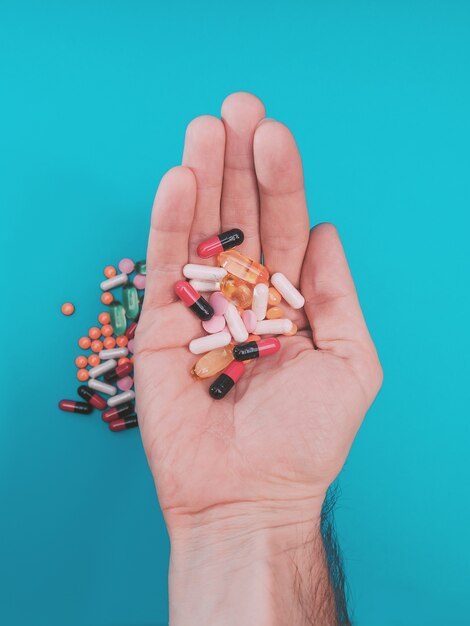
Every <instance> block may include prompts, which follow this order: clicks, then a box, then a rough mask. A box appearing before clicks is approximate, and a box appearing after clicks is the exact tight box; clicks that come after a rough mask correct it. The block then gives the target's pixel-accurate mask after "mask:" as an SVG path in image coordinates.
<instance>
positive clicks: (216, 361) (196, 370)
mask: <svg viewBox="0 0 470 626" xmlns="http://www.w3.org/2000/svg"><path fill="white" fill-rule="evenodd" d="M232 350H233V345H231V344H230V345H228V346H224V347H223V348H216V349H215V350H211V351H210V352H206V354H204V355H203V356H202V357H201V358H200V359H199V361H197V363H195V365H194V367H193V368H192V370H191V374H192V375H193V376H194V377H195V378H211V377H212V376H215V375H216V374H218V373H219V372H221V371H222V370H223V369H225V368H226V367H227V365H228V364H229V363H231V362H232V361H233V354H232Z"/></svg>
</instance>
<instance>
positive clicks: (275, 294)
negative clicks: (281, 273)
mask: <svg viewBox="0 0 470 626" xmlns="http://www.w3.org/2000/svg"><path fill="white" fill-rule="evenodd" d="M281 300H282V296H281V294H280V293H279V291H278V290H277V289H274V287H270V288H269V289H268V304H269V305H270V306H276V305H277V304H279V303H280V302H281Z"/></svg>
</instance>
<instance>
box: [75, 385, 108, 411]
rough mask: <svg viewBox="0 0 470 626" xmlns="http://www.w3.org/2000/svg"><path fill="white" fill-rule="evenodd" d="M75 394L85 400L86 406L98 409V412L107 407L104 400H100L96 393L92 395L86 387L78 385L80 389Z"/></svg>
mask: <svg viewBox="0 0 470 626" xmlns="http://www.w3.org/2000/svg"><path fill="white" fill-rule="evenodd" d="M77 392H78V395H79V396H81V397H82V398H83V399H84V400H86V401H87V402H88V404H91V406H94V407H95V409H99V410H100V411H103V410H104V409H105V408H106V406H107V402H106V400H105V399H104V398H102V397H101V396H100V395H99V394H98V393H94V392H93V391H92V390H91V389H90V388H89V387H87V386H86V385H80V387H79V388H78V389H77Z"/></svg>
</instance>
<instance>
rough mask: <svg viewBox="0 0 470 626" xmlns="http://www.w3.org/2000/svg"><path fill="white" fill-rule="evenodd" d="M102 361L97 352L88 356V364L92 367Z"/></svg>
mask: <svg viewBox="0 0 470 626" xmlns="http://www.w3.org/2000/svg"><path fill="white" fill-rule="evenodd" d="M100 363H101V359H100V357H99V356H98V355H97V354H90V356H89V357H88V365H90V366H91V367H96V366H97V365H99V364H100Z"/></svg>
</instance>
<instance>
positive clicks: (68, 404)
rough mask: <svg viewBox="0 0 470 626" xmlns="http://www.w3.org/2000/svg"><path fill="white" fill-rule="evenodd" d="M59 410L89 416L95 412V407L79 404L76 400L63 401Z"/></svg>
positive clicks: (83, 403) (86, 403)
mask: <svg viewBox="0 0 470 626" xmlns="http://www.w3.org/2000/svg"><path fill="white" fill-rule="evenodd" d="M59 409H60V410H61V411H67V412H69V413H81V414H82V415H88V414H89V413H91V412H92V411H93V407H92V406H91V404H88V402H77V401H75V400H61V401H60V402H59Z"/></svg>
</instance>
